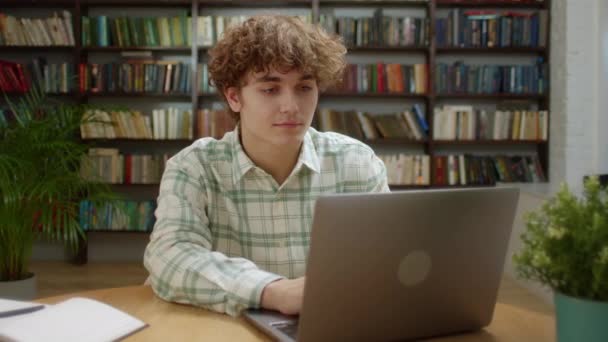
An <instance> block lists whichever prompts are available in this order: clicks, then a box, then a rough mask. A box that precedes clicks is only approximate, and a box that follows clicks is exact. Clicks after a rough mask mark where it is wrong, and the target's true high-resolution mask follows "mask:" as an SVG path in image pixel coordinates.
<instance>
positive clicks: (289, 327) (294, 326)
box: [272, 321, 298, 340]
mask: <svg viewBox="0 0 608 342" xmlns="http://www.w3.org/2000/svg"><path fill="white" fill-rule="evenodd" d="M272 326H273V327H274V328H277V329H278V330H279V331H280V332H282V333H283V334H285V335H287V336H289V337H291V338H293V339H294V340H295V339H296V335H297V333H298V321H282V322H275V323H272Z"/></svg>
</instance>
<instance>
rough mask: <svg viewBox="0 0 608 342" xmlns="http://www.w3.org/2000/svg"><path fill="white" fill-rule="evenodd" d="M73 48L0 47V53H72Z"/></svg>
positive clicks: (59, 46) (54, 46)
mask: <svg viewBox="0 0 608 342" xmlns="http://www.w3.org/2000/svg"><path fill="white" fill-rule="evenodd" d="M73 51H74V46H62V45H51V46H10V45H0V53H23V52H27V53H31V52H73Z"/></svg>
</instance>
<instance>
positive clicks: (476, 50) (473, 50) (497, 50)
mask: <svg viewBox="0 0 608 342" xmlns="http://www.w3.org/2000/svg"><path fill="white" fill-rule="evenodd" d="M547 52H548V51H547V48H544V47H492V48H485V47H438V48H437V49H436V53H437V54H454V55H459V54H467V55H469V54H499V55H521V54H546V53H547Z"/></svg>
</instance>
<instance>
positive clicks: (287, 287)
mask: <svg viewBox="0 0 608 342" xmlns="http://www.w3.org/2000/svg"><path fill="white" fill-rule="evenodd" d="M303 297H304V277H300V278H296V279H280V280H277V281H274V282H272V283H270V284H268V285H266V287H265V288H264V290H263V291H262V303H261V304H262V307H263V308H265V309H270V310H275V311H279V312H281V313H282V314H284V315H297V314H299V313H300V310H301V309H302V298H303Z"/></svg>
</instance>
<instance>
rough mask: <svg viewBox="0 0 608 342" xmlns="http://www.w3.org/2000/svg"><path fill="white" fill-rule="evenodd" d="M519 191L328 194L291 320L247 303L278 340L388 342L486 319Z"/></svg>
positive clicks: (253, 317)
mask: <svg viewBox="0 0 608 342" xmlns="http://www.w3.org/2000/svg"><path fill="white" fill-rule="evenodd" d="M518 198H519V190H518V189H515V188H479V189H478V188H471V189H449V190H422V191H402V192H392V193H372V194H335V195H329V196H322V197H320V198H319V199H318V200H317V202H316V204H315V211H314V218H313V226H312V233H311V234H312V235H311V246H310V252H309V257H308V264H307V269H306V283H305V286H304V298H303V304H302V309H301V311H300V315H299V317H297V316H284V315H282V314H280V313H278V312H274V311H268V310H247V311H245V313H244V316H245V318H246V319H247V320H248V321H250V322H251V323H252V324H254V325H255V326H256V327H258V328H260V329H261V330H263V331H264V332H266V333H267V334H268V335H270V336H272V337H273V338H274V339H276V340H278V341H295V340H297V341H371V340H373V341H393V340H411V339H420V338H429V337H436V336H443V335H450V334H456V333H464V332H470V331H476V330H479V329H481V328H483V327H485V326H487V325H489V324H490V322H491V321H492V316H493V313H494V306H495V303H496V297H497V294H498V288H499V285H500V281H501V277H502V273H503V266H504V262H505V254H506V251H507V245H508V242H509V238H510V236H511V229H512V225H513V219H514V216H515V210H516V206H517V201H518Z"/></svg>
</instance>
